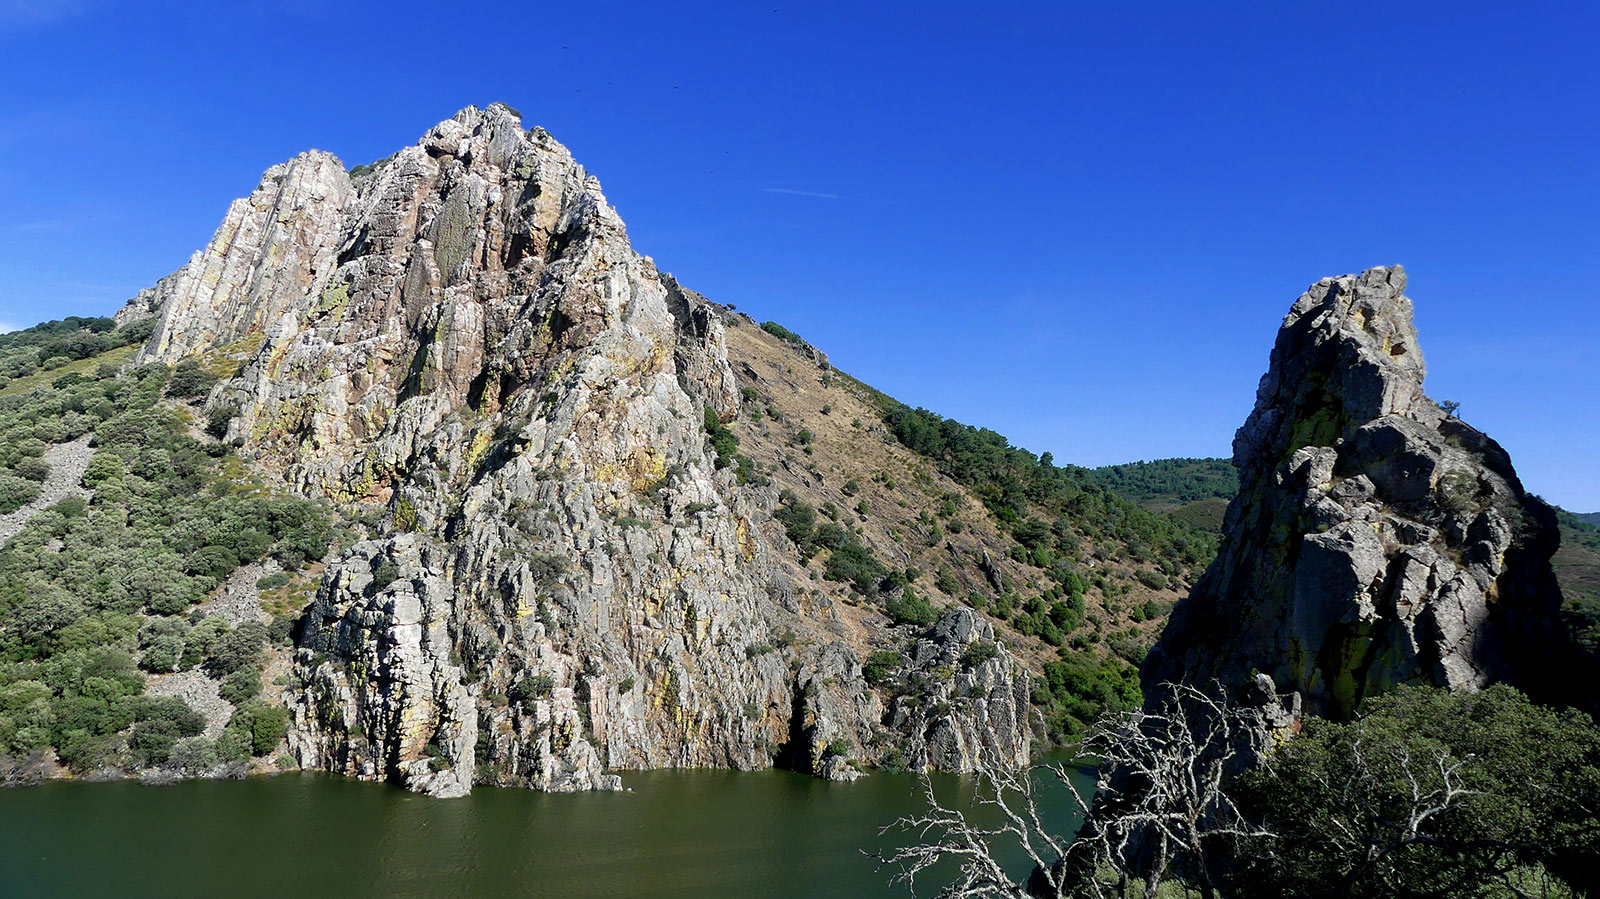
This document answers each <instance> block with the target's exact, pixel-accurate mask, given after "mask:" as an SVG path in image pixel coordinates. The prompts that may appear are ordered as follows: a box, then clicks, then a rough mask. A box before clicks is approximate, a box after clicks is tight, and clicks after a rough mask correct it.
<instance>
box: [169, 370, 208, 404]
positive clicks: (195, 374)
mask: <svg viewBox="0 0 1600 899" xmlns="http://www.w3.org/2000/svg"><path fill="white" fill-rule="evenodd" d="M216 383H217V376H216V375H214V374H211V373H210V372H208V371H206V370H205V369H203V368H201V367H200V365H199V363H196V362H193V361H186V362H180V363H178V367H177V368H175V369H173V370H172V379H171V380H169V381H167V396H170V397H173V398H175V399H193V398H195V397H202V396H205V395H206V394H208V393H210V392H211V388H212V386H213V385H215V384H216Z"/></svg>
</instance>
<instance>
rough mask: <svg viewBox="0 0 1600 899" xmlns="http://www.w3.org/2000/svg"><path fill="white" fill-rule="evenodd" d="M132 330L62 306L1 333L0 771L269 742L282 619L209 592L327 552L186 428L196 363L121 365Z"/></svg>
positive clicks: (317, 520)
mask: <svg viewBox="0 0 1600 899" xmlns="http://www.w3.org/2000/svg"><path fill="white" fill-rule="evenodd" d="M149 333H150V329H149V327H148V323H143V324H139V325H134V326H129V327H124V328H116V327H115V326H114V323H113V322H112V321H111V320H110V319H84V318H74V319H66V320H63V321H58V322H48V323H45V324H43V325H39V326H37V327H34V328H29V329H27V330H24V331H18V332H14V333H11V334H7V335H4V336H3V337H0V371H3V372H5V379H6V386H5V388H4V389H3V390H0V464H3V465H4V470H3V471H0V490H3V491H4V497H5V498H4V503H3V507H4V511H6V512H8V513H10V514H8V515H7V516H6V520H5V523H4V533H5V536H6V537H7V538H8V539H7V542H6V543H5V546H4V549H3V550H0V756H4V757H7V758H8V759H9V764H8V771H7V773H8V774H9V775H10V776H13V777H22V776H36V775H40V774H48V773H50V771H51V769H52V768H53V767H54V766H56V765H60V766H63V767H64V768H66V769H68V770H71V771H78V772H88V771H104V770H118V769H121V770H128V771H134V770H139V769H148V768H154V767H159V766H170V767H173V768H175V769H177V770H179V771H183V772H186V773H189V774H199V773H204V772H208V771H212V770H214V769H217V768H218V766H219V765H220V766H227V765H230V764H233V765H243V764H245V763H247V762H248V761H249V760H250V759H251V758H252V757H255V756H267V755H269V754H270V753H272V752H273V751H274V750H275V749H276V748H277V747H278V745H279V743H280V741H281V739H282V737H283V735H284V732H285V728H286V726H287V719H286V716H285V714H284V709H283V707H282V704H281V703H271V702H267V701H263V700H262V699H261V695H262V692H263V676H264V669H265V665H266V662H267V655H266V651H265V650H266V647H267V646H268V645H269V644H274V643H276V644H280V645H282V644H286V643H287V641H288V639H289V632H290V629H291V628H292V626H293V620H292V617H291V616H289V615H287V614H283V613H280V614H279V615H278V616H277V617H275V618H273V617H269V616H268V615H267V614H266V613H265V612H264V611H262V610H261V608H260V607H259V606H257V607H256V608H255V609H253V610H250V611H249V612H245V613H238V612H231V613H225V612H223V611H222V610H220V609H218V608H217V606H218V593H219V591H222V590H224V589H225V587H226V585H228V584H229V583H230V582H232V581H235V580H236V579H237V577H238V575H239V574H240V573H241V572H251V571H255V570H258V569H261V570H264V566H271V567H272V568H273V570H275V571H279V572H282V573H281V574H276V575H272V576H271V578H269V580H270V579H273V578H275V579H276V580H277V581H278V582H280V585H286V584H288V583H289V582H290V580H291V579H294V578H295V575H293V574H291V573H294V572H301V571H303V570H304V569H305V567H306V566H307V565H308V564H312V563H315V562H317V561H318V560H321V559H322V558H323V557H324V556H325V555H326V554H327V553H328V550H329V547H330V543H331V541H332V539H333V534H334V530H333V524H332V521H331V519H330V517H329V516H328V514H327V513H326V511H325V510H324V509H322V508H320V507H319V506H317V505H316V504H314V503H312V502H309V501H307V500H305V499H303V498H299V497H294V496H288V495H284V494H282V493H280V492H275V491H273V490H271V489H269V488H267V487H266V486H265V485H264V484H263V483H262V482H261V481H259V480H258V479H255V478H253V477H251V476H250V475H249V474H248V473H247V469H246V468H245V467H244V466H243V465H242V464H241V462H240V460H239V459H238V458H237V457H235V456H234V455H233V454H232V451H231V449H230V448H228V447H226V446H224V445H223V444H222V443H220V442H219V441H218V440H217V439H216V437H215V435H209V434H206V433H204V431H203V430H202V428H201V427H199V426H197V423H196V419H197V416H196V413H195V410H194V406H193V404H194V403H195V401H196V399H197V398H203V396H204V393H205V391H206V390H207V389H209V386H210V382H211V381H214V380H215V377H214V376H211V375H208V374H206V373H205V372H203V371H201V370H200V369H199V368H198V367H197V366H192V365H191V366H183V367H180V368H178V369H177V370H176V371H174V370H172V369H169V368H167V367H166V366H164V365H147V366H141V367H137V368H134V367H130V366H129V365H128V364H127V360H128V358H129V357H130V356H131V355H132V352H131V351H132V350H133V349H134V347H135V345H136V344H137V343H140V342H142V341H143V340H144V339H146V338H148V336H149ZM63 450H66V451H65V452H64V451H63ZM46 503H47V504H46ZM251 586H254V585H253V584H252V585H251Z"/></svg>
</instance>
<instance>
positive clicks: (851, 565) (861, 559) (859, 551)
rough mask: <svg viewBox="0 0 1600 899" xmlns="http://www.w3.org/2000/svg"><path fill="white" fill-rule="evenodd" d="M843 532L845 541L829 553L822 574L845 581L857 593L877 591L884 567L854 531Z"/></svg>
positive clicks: (867, 593) (828, 577)
mask: <svg viewBox="0 0 1600 899" xmlns="http://www.w3.org/2000/svg"><path fill="white" fill-rule="evenodd" d="M845 534H846V542H845V543H844V545H843V546H840V547H839V548H837V549H835V550H834V551H833V552H832V553H831V554H829V556H828V564H827V567H825V568H824V569H823V571H822V576H823V577H825V578H827V579H828V580H830V581H844V582H847V583H849V584H850V585H851V586H853V587H854V588H855V589H856V592H858V593H862V594H866V595H869V596H870V595H872V594H874V593H877V592H878V582H879V581H881V580H883V576H884V574H885V573H886V569H885V568H884V567H883V564H882V563H881V562H879V561H878V560H877V558H876V557H875V556H873V554H872V550H870V549H868V548H867V546H866V544H864V543H862V542H861V538H860V537H858V536H857V535H856V534H855V532H854V531H847V532H845Z"/></svg>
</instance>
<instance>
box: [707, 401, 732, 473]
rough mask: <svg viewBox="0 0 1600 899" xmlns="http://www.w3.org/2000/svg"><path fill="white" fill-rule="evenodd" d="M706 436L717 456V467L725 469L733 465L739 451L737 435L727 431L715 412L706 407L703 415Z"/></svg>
mask: <svg viewBox="0 0 1600 899" xmlns="http://www.w3.org/2000/svg"><path fill="white" fill-rule="evenodd" d="M705 428H706V436H707V437H708V438H710V440H711V448H712V450H714V451H715V452H716V454H717V463H716V464H717V467H718V468H727V467H728V466H729V465H731V464H733V461H734V454H735V453H737V452H738V450H739V435H737V434H735V433H733V432H732V431H730V430H728V428H727V426H726V425H724V424H723V423H722V419H721V418H720V417H719V416H718V415H717V410H715V409H713V408H711V407H710V406H707V407H706V413H705Z"/></svg>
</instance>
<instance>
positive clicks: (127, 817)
mask: <svg viewBox="0 0 1600 899" xmlns="http://www.w3.org/2000/svg"><path fill="white" fill-rule="evenodd" d="M623 780H624V783H625V784H626V785H627V786H628V787H629V788H630V790H631V792H625V793H584V794H572V795H550V794H543V793H535V792H532V791H525V790H509V789H488V788H482V787H480V788H478V789H476V790H474V791H473V793H472V795H471V796H470V797H467V798H465V799H450V800H438V799H428V798H426V797H421V796H416V795H413V794H410V793H406V792H404V791H402V790H400V789H398V788H395V787H388V786H381V785H375V784H364V783H357V782H353V781H348V780H344V779H341V778H336V777H330V776H326V775H309V774H308V775H285V776H282V777H275V778H258V779H251V780H244V781H200V782H189V783H183V784H178V785H176V786H170V787H142V786H139V785H137V784H131V783H111V784H74V783H63V784H47V785H45V786H40V787H29V788H25V789H13V790H0V896H5V897H26V896H122V897H137V896H152V897H154V896H162V897H186V896H292V897H294V899H311V897H323V896H327V897H367V896H370V897H391V896H429V897H433V896H536V897H537V896H550V897H575V899H582V897H613V896H651V897H680V896H681V897H690V896H694V897H712V896H752V897H755V896H759V897H797V899H798V897H827V896H841V897H842V896H888V895H904V891H903V890H899V889H891V888H890V886H889V884H888V873H887V872H879V871H876V870H874V863H873V861H872V860H871V859H868V858H866V857H865V856H863V855H862V854H861V852H860V850H861V849H863V848H866V849H876V848H882V847H887V846H890V845H895V844H896V840H897V837H895V836H893V835H890V836H886V837H880V836H879V835H878V828H880V827H882V826H883V825H885V824H888V823H890V822H891V821H893V820H894V819H895V818H897V817H899V816H900V815H903V814H906V813H909V812H914V811H917V810H919V809H920V808H921V807H922V802H921V800H920V798H919V797H920V793H919V792H918V788H917V780H916V778H914V777H912V776H909V775H875V776H872V777H868V778H864V779H862V780H859V781H857V782H855V783H851V784H834V783H828V782H825V781H820V780H817V779H815V778H811V777H805V776H802V775H798V774H793V773H791V772H786V771H763V772H758V773H737V772H721V771H671V772H649V773H634V774H624V775H623ZM935 784H936V787H937V788H938V791H939V795H940V796H941V798H944V797H948V798H949V799H950V800H954V801H965V800H966V799H969V798H970V795H971V790H972V784H971V782H970V781H969V780H964V779H959V778H955V777H948V776H944V777H940V778H937V779H936V780H935ZM1041 796H1042V807H1043V808H1044V809H1045V811H1046V813H1047V816H1048V817H1047V819H1046V820H1048V821H1051V822H1052V823H1053V824H1054V825H1055V829H1056V830H1057V832H1060V833H1067V834H1070V833H1071V832H1072V831H1073V830H1074V829H1076V827H1077V824H1078V818H1077V815H1076V813H1075V811H1074V810H1073V807H1072V804H1071V800H1070V797H1069V796H1068V795H1067V794H1066V790H1065V789H1064V788H1061V787H1060V786H1059V785H1058V784H1053V783H1050V782H1048V781H1044V782H1043V788H1042V792H1041ZM898 839H905V838H904V837H900V838H898ZM1014 861H1015V863H1016V866H1017V869H1018V871H1019V873H1021V872H1025V871H1026V870H1027V864H1026V862H1025V861H1024V860H1023V859H1022V858H1021V856H1020V855H1018V856H1017V857H1016V858H1015V859H1014ZM929 885H930V886H931V885H932V884H929Z"/></svg>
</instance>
